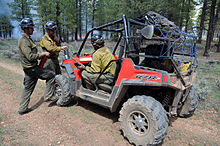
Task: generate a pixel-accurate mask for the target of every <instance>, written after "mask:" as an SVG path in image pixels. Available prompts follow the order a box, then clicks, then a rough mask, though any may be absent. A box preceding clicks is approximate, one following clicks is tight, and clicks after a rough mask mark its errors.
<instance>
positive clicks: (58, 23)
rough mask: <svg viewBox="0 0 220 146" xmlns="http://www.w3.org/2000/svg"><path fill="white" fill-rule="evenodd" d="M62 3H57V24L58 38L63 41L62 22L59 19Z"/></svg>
mask: <svg viewBox="0 0 220 146" xmlns="http://www.w3.org/2000/svg"><path fill="white" fill-rule="evenodd" d="M60 14H61V12H60V2H59V1H56V24H57V32H58V37H59V39H60V40H62V36H61V27H60V22H59V17H60Z"/></svg>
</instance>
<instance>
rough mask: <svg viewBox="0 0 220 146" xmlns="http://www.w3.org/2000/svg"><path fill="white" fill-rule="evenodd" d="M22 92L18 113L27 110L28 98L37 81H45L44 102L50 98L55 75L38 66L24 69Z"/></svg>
mask: <svg viewBox="0 0 220 146" xmlns="http://www.w3.org/2000/svg"><path fill="white" fill-rule="evenodd" d="M24 73H25V77H24V90H23V93H22V96H21V101H20V106H19V112H24V111H26V110H27V108H28V104H29V102H30V96H31V94H32V93H33V91H34V88H35V86H36V84H37V80H38V79H42V80H46V88H45V92H44V100H46V99H48V98H51V97H52V96H53V93H54V78H55V73H54V72H52V71H50V70H48V69H44V68H39V67H38V66H36V67H32V68H28V69H24Z"/></svg>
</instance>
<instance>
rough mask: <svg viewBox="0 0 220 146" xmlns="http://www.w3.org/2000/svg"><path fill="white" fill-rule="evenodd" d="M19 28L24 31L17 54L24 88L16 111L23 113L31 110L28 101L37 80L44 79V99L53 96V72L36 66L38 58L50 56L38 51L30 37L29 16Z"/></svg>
mask: <svg viewBox="0 0 220 146" xmlns="http://www.w3.org/2000/svg"><path fill="white" fill-rule="evenodd" d="M20 26H21V29H22V30H23V31H24V34H22V36H21V38H20V39H19V41H18V48H19V56H20V61H21V65H22V67H23V70H24V73H25V77H24V90H23V93H22V96H21V102H20V106H19V110H18V113H19V114H20V115H23V114H25V113H28V112H30V111H31V109H30V108H28V104H29V102H30V96H31V94H32V92H33V91H34V88H35V86H36V84H37V80H38V78H39V79H42V80H46V88H45V92H44V100H45V101H46V100H48V99H50V98H51V97H52V96H53V93H54V77H55V74H54V73H53V72H52V71H49V70H47V69H43V68H39V67H38V65H37V64H38V61H37V60H38V59H41V58H42V57H43V56H47V57H49V56H50V53H49V52H42V53H41V54H39V53H38V50H37V46H36V45H35V43H34V42H33V40H32V39H31V37H30V36H31V35H32V34H33V32H34V28H33V27H34V24H33V21H32V20H31V19H30V18H24V19H22V20H21V23H20Z"/></svg>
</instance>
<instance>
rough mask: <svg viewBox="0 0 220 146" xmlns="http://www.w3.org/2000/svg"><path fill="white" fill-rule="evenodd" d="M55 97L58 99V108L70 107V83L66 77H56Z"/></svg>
mask: <svg viewBox="0 0 220 146" xmlns="http://www.w3.org/2000/svg"><path fill="white" fill-rule="evenodd" d="M55 96H56V97H57V98H58V100H57V102H56V104H57V105H58V106H65V105H68V104H69V103H70V102H71V100H72V97H71V91H70V82H69V79H68V78H67V77H66V76H65V75H56V77H55Z"/></svg>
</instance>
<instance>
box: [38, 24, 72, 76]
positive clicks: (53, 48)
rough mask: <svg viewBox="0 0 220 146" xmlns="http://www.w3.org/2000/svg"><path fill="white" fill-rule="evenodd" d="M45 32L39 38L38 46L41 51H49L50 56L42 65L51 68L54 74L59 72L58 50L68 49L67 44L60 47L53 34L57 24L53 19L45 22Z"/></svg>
mask: <svg viewBox="0 0 220 146" xmlns="http://www.w3.org/2000/svg"><path fill="white" fill-rule="evenodd" d="M45 28H46V34H45V35H44V36H43V37H42V38H41V40H40V46H41V47H42V50H43V52H49V53H50V57H49V58H48V59H47V61H46V62H45V64H44V67H45V68H47V69H50V70H52V71H53V72H55V74H56V75H57V74H61V70H60V65H59V61H58V56H59V52H60V50H66V49H68V47H67V46H63V47H61V43H60V40H59V39H58V38H57V37H56V36H55V31H56V29H57V25H56V23H55V22H54V21H48V22H47V23H46V24H45Z"/></svg>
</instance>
